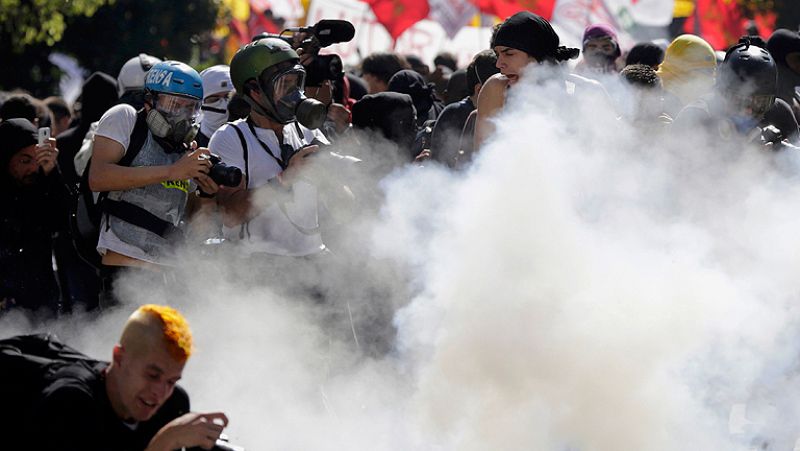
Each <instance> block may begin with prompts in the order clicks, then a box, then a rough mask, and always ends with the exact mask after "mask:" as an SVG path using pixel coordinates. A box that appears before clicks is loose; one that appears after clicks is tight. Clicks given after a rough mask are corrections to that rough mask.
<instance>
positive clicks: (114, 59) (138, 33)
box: [0, 0, 219, 97]
mask: <svg viewBox="0 0 800 451" xmlns="http://www.w3.org/2000/svg"><path fill="white" fill-rule="evenodd" d="M40 4H43V5H40ZM51 4H52V5H59V6H58V7H55V6H52V5H51ZM90 4H93V5H97V6H99V7H95V8H94V9H92V10H91V13H90V12H89V9H88V6H87V5H90ZM47 5H51V6H47ZM100 5H102V6H100ZM40 6H41V7H42V8H44V10H47V11H54V10H58V11H60V12H61V19H59V20H61V24H62V28H60V29H59V31H57V32H50V31H45V32H44V33H45V35H46V36H50V37H52V39H49V38H45V39H34V38H31V40H28V38H26V36H28V35H33V34H35V33H39V29H47V28H45V27H44V25H42V26H38V27H35V26H33V25H32V24H35V23H37V22H36V21H37V20H41V21H42V22H41V23H44V22H45V21H46V19H43V17H46V16H47V14H46V13H43V12H41V11H39V10H37V8H39V7H40ZM81 8H83V9H81ZM9 9H17V10H18V11H17V12H15V13H9ZM218 9H219V4H218V1H217V0H181V1H170V0H56V1H44V0H0V27H2V28H0V61H3V62H4V63H5V62H10V63H11V64H10V67H11V68H12V69H4V70H2V71H0V90H8V89H13V88H23V89H26V90H28V91H31V92H32V93H33V94H34V95H36V96H40V97H43V96H46V95H51V94H54V93H56V91H57V82H58V77H59V75H60V74H59V71H58V70H57V68H55V67H54V66H52V65H51V64H50V63H49V62H48V60H47V57H48V55H49V54H50V53H52V52H61V53H64V54H67V55H71V56H73V57H75V58H76V59H77V60H78V62H79V63H80V65H81V66H83V67H84V68H86V69H87V70H88V71H89V72H94V71H103V72H106V73H108V74H110V75H112V76H116V75H117V73H118V72H119V69H120V67H122V64H123V63H125V61H127V60H128V59H130V58H131V57H134V56H136V55H138V54H139V53H148V54H150V55H153V56H157V57H159V58H162V59H165V58H168V59H177V60H180V61H184V62H187V63H190V64H191V63H197V61H196V59H197V58H196V57H197V55H198V53H199V52H201V51H202V50H203V48H202V45H203V42H204V41H205V39H207V37H208V36H209V34H210V32H211V30H212V29H213V28H214V25H215V20H216V17H217V11H218ZM32 11H38V12H36V13H33V12H32ZM74 11H80V13H72V14H70V12H74ZM11 14H14V15H15V16H16V17H17V18H16V19H6V17H11ZM25 14H27V16H30V17H29V18H28V19H25V20H24V21H23V20H22V19H20V17H23V16H25ZM23 22H24V23H25V24H31V25H25V26H23V27H20V26H17V25H16V23H23ZM30 28H35V29H36V31H35V32H33V31H27V30H29V29H30ZM37 36H38V34H37ZM7 42H18V43H19V44H20V45H11V46H7V45H6V43H7ZM193 56H194V57H195V58H193ZM193 59H194V60H195V61H192V60H193ZM6 67H9V66H6Z"/></svg>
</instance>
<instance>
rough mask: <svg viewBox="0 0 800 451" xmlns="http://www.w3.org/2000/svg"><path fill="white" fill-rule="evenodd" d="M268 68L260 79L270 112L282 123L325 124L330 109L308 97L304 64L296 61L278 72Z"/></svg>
mask: <svg viewBox="0 0 800 451" xmlns="http://www.w3.org/2000/svg"><path fill="white" fill-rule="evenodd" d="M268 72H269V71H265V74H263V75H262V77H261V79H260V80H259V85H260V88H261V92H262V93H263V94H265V95H266V97H267V101H268V102H269V105H266V106H267V108H266V112H267V113H268V114H269V115H270V116H271V117H272V118H273V119H274V120H276V121H277V122H279V123H281V124H288V123H290V122H293V121H295V120H296V121H297V122H299V123H300V124H302V125H304V126H305V127H308V128H310V129H315V128H319V127H321V126H322V124H323V122H325V117H326V115H327V109H326V108H325V105H324V104H323V103H322V102H320V101H318V100H315V99H309V98H308V97H306V95H305V92H304V89H305V78H306V71H305V69H303V66H301V65H300V64H295V65H293V66H291V67H290V68H288V69H286V70H282V71H278V72H277V73H273V74H268ZM264 75H266V76H264ZM262 106H263V105H262Z"/></svg>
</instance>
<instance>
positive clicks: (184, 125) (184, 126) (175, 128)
mask: <svg viewBox="0 0 800 451" xmlns="http://www.w3.org/2000/svg"><path fill="white" fill-rule="evenodd" d="M146 122H147V127H148V128H149V129H150V132H151V133H152V134H153V135H154V136H157V137H159V138H162V139H164V140H166V141H167V142H169V143H171V144H173V145H175V146H178V145H179V144H189V143H191V142H192V140H193V139H194V137H195V136H196V135H197V130H198V129H199V127H198V126H197V124H195V123H193V122H192V121H190V120H188V119H180V120H178V121H177V122H175V123H174V124H172V123H170V120H168V119H167V118H165V117H164V115H163V114H161V112H159V111H157V110H156V109H152V110H150V111H149V112H148V113H147V118H146Z"/></svg>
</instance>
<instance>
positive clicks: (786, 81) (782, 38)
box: [767, 28, 800, 104]
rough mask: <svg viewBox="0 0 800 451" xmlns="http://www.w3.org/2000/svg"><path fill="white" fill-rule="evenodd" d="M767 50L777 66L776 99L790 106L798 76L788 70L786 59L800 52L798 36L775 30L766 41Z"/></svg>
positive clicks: (785, 30) (789, 32) (797, 83)
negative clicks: (791, 54) (778, 98)
mask: <svg viewBox="0 0 800 451" xmlns="http://www.w3.org/2000/svg"><path fill="white" fill-rule="evenodd" d="M767 50H769V53H770V55H772V59H774V60H775V63H776V64H777V66H778V97H780V98H781V99H783V100H785V101H786V102H788V103H789V104H791V103H792V99H793V97H794V94H795V87H796V86H798V85H800V74H798V73H797V72H795V71H793V70H792V69H790V68H789V66H788V65H787V64H786V57H787V56H788V55H789V54H790V53H794V52H800V34H798V33H797V32H796V31H791V30H787V29H785V28H781V29H779V30H775V32H774V33H772V36H770V37H769V40H768V41H767Z"/></svg>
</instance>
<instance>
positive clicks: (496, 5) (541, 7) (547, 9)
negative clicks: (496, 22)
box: [471, 0, 556, 20]
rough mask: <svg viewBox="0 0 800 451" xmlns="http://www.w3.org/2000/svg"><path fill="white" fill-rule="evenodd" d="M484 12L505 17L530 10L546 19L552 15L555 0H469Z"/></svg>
mask: <svg viewBox="0 0 800 451" xmlns="http://www.w3.org/2000/svg"><path fill="white" fill-rule="evenodd" d="M471 1H472V3H473V4H474V5H475V6H477V7H478V9H479V10H480V11H481V12H482V13H484V14H492V15H494V16H497V17H499V18H501V19H506V18H507V17H509V16H512V15H514V14H515V13H518V12H520V11H523V10H525V11H530V12H532V13H534V14H538V15H540V16H542V17H544V18H545V19H547V20H550V17H552V15H553V7H554V6H555V3H556V0H471Z"/></svg>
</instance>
